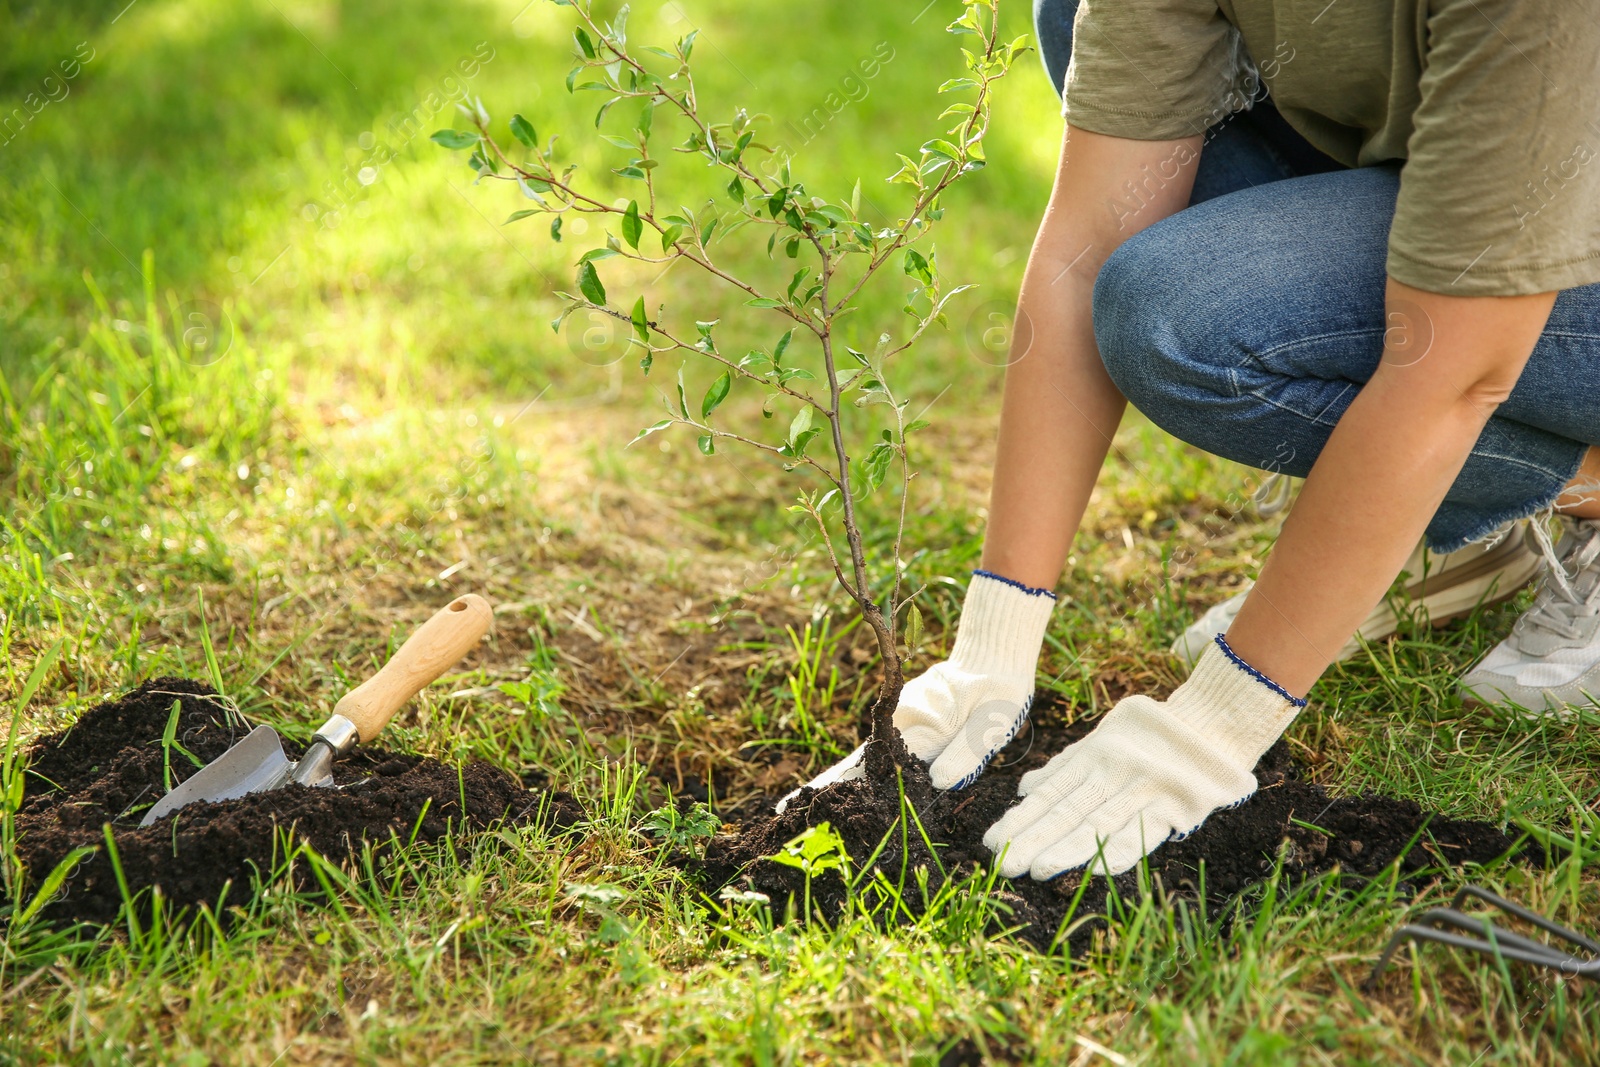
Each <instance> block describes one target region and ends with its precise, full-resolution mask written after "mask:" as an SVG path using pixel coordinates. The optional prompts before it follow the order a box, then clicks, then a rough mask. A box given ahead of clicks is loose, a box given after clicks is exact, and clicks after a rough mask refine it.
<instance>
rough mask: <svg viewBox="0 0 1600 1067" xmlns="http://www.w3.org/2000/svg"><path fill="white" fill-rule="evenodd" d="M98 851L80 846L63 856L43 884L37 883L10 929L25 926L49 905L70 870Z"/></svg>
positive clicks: (87, 846) (90, 847)
mask: <svg viewBox="0 0 1600 1067" xmlns="http://www.w3.org/2000/svg"><path fill="white" fill-rule="evenodd" d="M99 851H100V850H99V849H98V848H96V847H94V846H91V845H80V846H78V847H77V848H75V849H73V850H72V851H71V852H69V853H67V854H66V855H65V856H63V857H62V858H61V862H60V863H58V864H56V865H55V867H54V868H52V869H51V871H50V873H49V874H47V875H45V877H44V881H43V882H40V883H39V891H38V892H37V893H35V894H34V895H33V899H32V900H30V901H28V906H27V907H26V908H23V909H22V914H21V915H19V916H17V918H16V920H15V921H13V922H12V924H11V926H12V929H13V930H16V929H21V928H23V927H25V926H27V925H28V921H29V920H30V919H32V918H33V917H34V916H35V915H37V914H38V913H39V909H40V908H42V907H44V906H45V905H46V904H48V903H50V901H51V899H52V898H54V897H55V895H56V894H57V893H58V892H60V891H61V886H62V883H64V882H65V881H66V880H67V876H68V875H70V874H71V873H72V869H73V868H74V867H76V866H77V865H78V863H79V861H81V860H82V859H83V858H84V857H85V856H90V855H93V854H94V853H96V852H99Z"/></svg>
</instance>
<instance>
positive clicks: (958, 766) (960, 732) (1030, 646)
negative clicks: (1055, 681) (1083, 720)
mask: <svg viewBox="0 0 1600 1067" xmlns="http://www.w3.org/2000/svg"><path fill="white" fill-rule="evenodd" d="M1055 602H1056V598H1055V594H1054V593H1051V592H1049V591H1048V590H1044V589H1033V588H1031V587H1029V586H1025V585H1022V584H1021V583H1019V582H1013V581H1011V580H1010V579H1009V578H1002V577H1000V576H999V575H997V574H990V573H989V572H988V571H974V572H973V575H972V584H971V585H969V586H968V587H967V599H966V601H965V602H964V603H963V605H962V610H961V621H960V622H959V623H957V625H956V643H955V647H954V648H953V649H951V650H950V658H949V659H948V660H945V661H944V662H943V663H936V664H934V665H933V666H932V667H930V668H928V670H927V671H925V672H924V673H923V674H921V675H919V676H918V677H916V678H913V679H912V680H911V681H909V682H907V683H906V685H905V688H904V689H902V690H901V691H900V703H899V705H898V706H897V707H896V708H895V711H894V724H895V726H897V727H898V728H899V729H900V736H901V737H902V738H904V739H905V743H906V748H908V749H910V750H911V752H912V753H913V754H914V755H915V756H917V757H918V758H919V759H922V760H925V761H927V762H929V763H931V764H933V766H932V767H931V768H929V773H930V775H931V776H932V778H933V784H934V787H935V788H938V789H958V788H960V787H962V786H964V785H968V784H970V783H971V782H972V781H973V780H974V779H975V778H977V777H978V775H980V774H982V773H983V769H984V767H986V766H987V765H988V763H989V760H990V759H992V758H993V757H994V754H995V753H996V752H999V751H1000V750H1001V749H1002V748H1004V747H1005V746H1006V742H1008V741H1010V740H1011V739H1012V738H1013V737H1015V736H1016V735H1017V731H1018V730H1020V729H1021V728H1022V724H1023V723H1024V722H1026V721H1027V720H1028V707H1029V706H1030V705H1031V704H1032V702H1033V674H1034V670H1035V668H1036V667H1037V666H1038V662H1039V649H1040V647H1041V646H1042V645H1043V644H1044V631H1045V627H1046V626H1048V625H1049V622H1050V611H1051V609H1052V608H1054V607H1055ZM865 750H866V745H862V746H860V747H859V748H857V749H856V750H855V751H854V752H852V753H850V755H848V756H846V757H845V758H844V759H842V760H840V761H839V762H838V763H835V764H834V765H833V766H832V767H829V768H828V769H827V770H825V771H823V772H822V773H821V774H819V775H818V776H817V777H815V778H813V779H812V780H811V781H809V782H807V783H806V785H805V786H804V787H802V788H811V789H822V788H824V787H825V786H830V785H833V784H834V783H835V782H845V781H849V780H851V779H853V778H859V777H861V776H862V775H863V774H865V773H866V771H865V769H864V768H863V767H862V766H861V758H862V754H863V753H864V752H865ZM799 792H800V790H799V789H796V790H795V791H794V792H793V793H790V794H789V795H788V796H786V797H784V798H783V799H782V800H780V801H778V811H779V812H782V811H783V810H784V808H785V807H787V806H788V803H789V801H790V800H791V799H792V798H793V797H794V796H795V795H796V794H797V793H799Z"/></svg>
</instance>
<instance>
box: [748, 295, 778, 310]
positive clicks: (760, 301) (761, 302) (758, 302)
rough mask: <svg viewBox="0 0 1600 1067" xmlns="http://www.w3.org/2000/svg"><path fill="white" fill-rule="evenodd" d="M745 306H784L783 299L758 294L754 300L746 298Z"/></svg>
mask: <svg viewBox="0 0 1600 1067" xmlns="http://www.w3.org/2000/svg"><path fill="white" fill-rule="evenodd" d="M744 306H745V307H752V308H781V307H783V301H782V300H773V299H771V298H770V297H765V296H758V297H756V298H755V299H754V300H746V301H745V302H744Z"/></svg>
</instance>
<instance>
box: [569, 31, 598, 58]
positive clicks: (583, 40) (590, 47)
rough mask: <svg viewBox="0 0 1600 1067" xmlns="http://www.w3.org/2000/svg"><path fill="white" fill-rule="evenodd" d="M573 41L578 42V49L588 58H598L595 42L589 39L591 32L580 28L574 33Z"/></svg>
mask: <svg viewBox="0 0 1600 1067" xmlns="http://www.w3.org/2000/svg"><path fill="white" fill-rule="evenodd" d="M572 39H573V40H575V41H577V42H578V49H579V50H580V51H581V52H583V54H584V55H585V56H586V57H587V58H589V59H594V58H596V56H595V50H594V42H593V41H592V40H590V39H589V31H587V30H585V29H584V28H583V27H582V26H579V27H578V28H577V29H575V30H573V31H572Z"/></svg>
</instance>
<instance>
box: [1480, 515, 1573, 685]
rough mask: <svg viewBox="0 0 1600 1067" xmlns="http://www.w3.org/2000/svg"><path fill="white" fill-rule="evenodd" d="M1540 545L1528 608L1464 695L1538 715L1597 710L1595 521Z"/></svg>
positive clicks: (1483, 663)
mask: <svg viewBox="0 0 1600 1067" xmlns="http://www.w3.org/2000/svg"><path fill="white" fill-rule="evenodd" d="M1565 526H1566V530H1565V532H1564V533H1563V534H1562V537H1561V540H1560V542H1559V543H1557V544H1555V545H1551V544H1549V538H1548V536H1546V537H1545V538H1544V544H1543V545H1542V546H1541V547H1543V548H1544V549H1545V562H1546V564H1547V566H1546V569H1545V579H1544V585H1543V587H1542V588H1541V589H1540V590H1539V596H1538V598H1537V599H1536V600H1534V602H1533V607H1531V608H1529V609H1528V610H1527V612H1525V613H1524V614H1523V616H1522V618H1520V619H1518V620H1517V624H1516V625H1515V626H1514V627H1512V629H1511V636H1509V637H1507V638H1506V639H1505V640H1504V641H1502V642H1500V643H1499V644H1498V645H1496V646H1494V648H1493V649H1491V650H1490V651H1489V654H1488V655H1487V656H1485V657H1483V659H1482V660H1481V661H1479V663H1478V665H1477V666H1476V667H1473V668H1472V669H1471V670H1470V671H1468V672H1467V673H1466V674H1465V675H1464V676H1463V677H1462V679H1461V690H1462V695H1463V696H1464V697H1466V698H1467V699H1468V700H1475V701H1477V702H1479V703H1483V704H1509V705H1515V706H1516V707H1519V708H1523V709H1525V710H1527V711H1530V712H1533V713H1535V714H1537V715H1543V714H1548V713H1552V712H1553V713H1560V712H1561V711H1562V710H1564V709H1566V708H1572V707H1600V520H1596V519H1580V520H1573V519H1568V520H1565Z"/></svg>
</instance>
